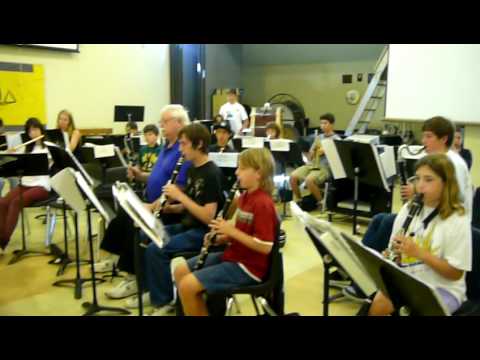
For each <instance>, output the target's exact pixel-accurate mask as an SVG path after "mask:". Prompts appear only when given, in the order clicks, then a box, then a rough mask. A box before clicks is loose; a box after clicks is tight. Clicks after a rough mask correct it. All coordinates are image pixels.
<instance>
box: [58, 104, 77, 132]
mask: <svg viewBox="0 0 480 360" xmlns="http://www.w3.org/2000/svg"><path fill="white" fill-rule="evenodd" d="M62 114H65V115H67V116H68V128H67V133H68V136H70V137H71V136H72V133H73V130H75V122H74V121H73V115H72V113H71V112H70V111H68V110H62V111H60V112H59V113H58V115H57V129H58V128H59V125H58V122H59V121H60V115H62Z"/></svg>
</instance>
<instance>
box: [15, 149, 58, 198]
mask: <svg viewBox="0 0 480 360" xmlns="http://www.w3.org/2000/svg"><path fill="white" fill-rule="evenodd" d="M19 153H25V147H24V148H23V149H22V150H21V151H19ZM31 153H32V154H48V160H49V166H50V164H51V159H52V156H51V155H50V151H48V148H47V147H42V146H41V145H38V144H35V147H34V148H33V150H32V152H31ZM22 185H23V186H28V187H34V186H41V187H43V188H44V189H45V190H47V191H48V192H50V190H51V187H50V176H48V175H40V176H23V177H22Z"/></svg>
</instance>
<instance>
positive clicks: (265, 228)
mask: <svg viewBox="0 0 480 360" xmlns="http://www.w3.org/2000/svg"><path fill="white" fill-rule="evenodd" d="M277 224H278V218H277V212H276V210H275V205H274V203H273V200H272V198H271V196H270V195H268V194H267V193H266V192H265V191H263V190H261V189H257V190H255V191H254V192H252V193H251V194H249V193H248V192H244V193H243V194H242V195H241V196H240V198H239V199H238V214H237V218H236V222H235V227H236V228H237V229H239V230H240V231H243V232H244V233H246V234H248V235H250V236H253V237H255V238H257V239H258V240H260V241H265V242H273V241H274V240H275V233H276V229H277ZM231 241H232V243H231V245H230V246H229V247H228V248H227V249H226V250H225V252H224V254H223V261H232V262H237V263H239V265H240V266H241V267H242V269H243V270H245V271H246V272H247V274H249V275H250V276H251V277H253V278H254V279H256V280H257V281H261V280H262V279H263V278H264V277H265V275H266V274H267V270H268V265H269V258H270V256H269V254H262V253H260V252H258V251H255V250H252V249H250V248H249V247H247V246H245V245H243V244H242V243H241V242H239V241H236V240H233V239H232V240H231Z"/></svg>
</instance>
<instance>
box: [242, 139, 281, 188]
mask: <svg viewBox="0 0 480 360" xmlns="http://www.w3.org/2000/svg"><path fill="white" fill-rule="evenodd" d="M238 163H239V164H241V165H242V166H244V167H247V168H252V169H254V170H256V171H260V174H261V179H260V188H261V189H262V190H263V191H265V192H266V193H268V194H270V195H271V194H272V192H273V189H274V185H273V174H274V171H275V163H274V161H273V157H272V153H271V152H270V151H269V150H268V149H265V148H262V149H253V148H252V149H247V150H244V151H242V152H241V153H240V155H239V156H238Z"/></svg>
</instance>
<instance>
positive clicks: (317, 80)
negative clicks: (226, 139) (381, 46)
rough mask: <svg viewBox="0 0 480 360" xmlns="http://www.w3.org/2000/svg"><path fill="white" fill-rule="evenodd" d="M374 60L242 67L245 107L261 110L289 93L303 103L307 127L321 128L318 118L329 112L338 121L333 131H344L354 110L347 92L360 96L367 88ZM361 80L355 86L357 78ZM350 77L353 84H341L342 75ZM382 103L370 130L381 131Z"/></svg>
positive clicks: (354, 107)
mask: <svg viewBox="0 0 480 360" xmlns="http://www.w3.org/2000/svg"><path fill="white" fill-rule="evenodd" d="M375 62H376V59H375V60H371V61H352V62H336V63H321V64H290V65H245V64H244V66H243V68H242V87H243V88H244V89H245V97H244V103H246V104H249V105H251V106H262V105H263V104H264V103H265V102H266V101H267V100H268V99H269V98H270V97H272V96H273V95H275V94H277V93H288V94H291V95H293V96H295V97H296V98H297V99H299V101H300V102H301V103H302V105H303V107H304V109H305V113H306V116H307V117H308V118H310V120H311V123H310V127H317V126H319V125H320V121H319V119H318V118H319V116H320V115H321V114H323V113H326V112H332V113H334V114H335V117H336V119H337V122H336V124H335V125H336V128H337V129H339V130H342V129H343V130H344V129H345V128H346V127H347V126H348V124H349V122H350V120H351V119H352V117H353V114H354V112H355V110H356V108H357V105H350V104H348V103H347V102H346V100H345V95H346V92H347V91H348V90H352V89H355V90H358V91H359V92H360V95H363V93H364V92H365V90H366V89H367V86H368V73H369V72H370V73H371V72H373V67H374V65H375ZM358 73H361V74H363V80H362V81H361V82H357V74H358ZM343 74H352V75H353V83H352V84H342V75H343ZM383 105H384V104H383V102H382V104H381V106H380V107H379V109H378V111H377V113H376V114H375V117H374V121H373V122H372V124H371V126H370V127H381V126H382V124H380V123H379V121H378V119H380V118H383V115H384V106H383Z"/></svg>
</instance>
